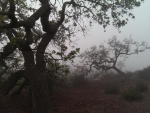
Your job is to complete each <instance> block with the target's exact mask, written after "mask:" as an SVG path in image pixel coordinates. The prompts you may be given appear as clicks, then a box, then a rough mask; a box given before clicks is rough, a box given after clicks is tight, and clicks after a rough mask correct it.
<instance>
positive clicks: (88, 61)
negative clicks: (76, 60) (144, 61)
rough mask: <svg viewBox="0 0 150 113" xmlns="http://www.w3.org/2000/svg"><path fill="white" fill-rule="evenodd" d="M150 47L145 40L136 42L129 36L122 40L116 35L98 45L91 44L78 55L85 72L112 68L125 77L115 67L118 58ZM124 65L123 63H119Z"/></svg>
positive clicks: (124, 75) (125, 57)
mask: <svg viewBox="0 0 150 113" xmlns="http://www.w3.org/2000/svg"><path fill="white" fill-rule="evenodd" d="M147 49H150V47H148V45H147V43H146V42H141V43H139V42H136V41H134V40H133V39H132V38H131V37H130V38H125V39H124V40H123V41H120V40H118V39H117V37H116V36H114V37H112V38H111V39H109V40H108V41H107V42H106V44H105V45H104V44H101V45H100V46H99V47H97V46H92V47H91V48H89V49H87V50H86V51H84V52H83V53H81V54H80V55H79V57H80V59H82V60H81V63H82V66H83V67H86V69H87V70H88V71H87V72H91V71H92V70H94V69H96V70H100V73H103V72H104V71H108V70H110V69H114V70H115V71H117V72H118V73H119V74H120V75H123V77H125V78H127V76H126V74H125V73H124V72H123V71H122V70H121V69H119V68H118V67H117V61H118V59H119V58H123V59H124V60H126V59H127V58H128V56H129V55H133V54H139V53H141V52H144V51H145V50H147ZM118 63H119V62H118ZM119 65H120V66H122V67H123V66H124V64H123V63H120V64H119Z"/></svg>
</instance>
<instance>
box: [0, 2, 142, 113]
mask: <svg viewBox="0 0 150 113" xmlns="http://www.w3.org/2000/svg"><path fill="white" fill-rule="evenodd" d="M142 1H143V0H121V1H120V0H112V1H111V0H70V1H65V0H30V1H27V0H0V34H1V35H0V36H1V37H0V42H1V43H4V45H3V48H2V49H1V52H0V65H1V67H4V68H5V69H4V70H5V71H7V70H10V69H11V68H12V67H10V66H9V63H8V62H7V61H8V60H10V62H12V60H14V59H15V58H20V57H21V58H22V60H23V62H24V63H22V62H21V61H19V62H17V64H18V63H20V66H19V68H17V67H16V69H15V71H14V73H12V74H11V76H10V77H9V79H8V81H7V82H5V83H4V85H3V87H2V93H3V94H5V95H6V94H8V92H9V91H10V90H11V89H12V88H13V87H14V85H15V84H16V82H17V81H18V80H19V79H20V78H26V79H28V80H29V82H30V85H31V88H32V98H33V99H32V100H33V101H32V102H33V103H32V104H33V109H32V112H33V113H51V112H52V109H51V99H50V95H49V93H50V92H49V89H48V81H47V78H46V75H47V70H48V69H47V67H46V64H47V63H48V62H47V58H48V59H53V60H54V61H56V60H57V61H58V60H63V61H67V60H72V59H73V58H74V57H75V54H76V53H77V52H78V51H79V49H76V50H73V51H71V52H70V53H69V54H65V52H66V48H67V47H66V43H67V42H68V43H72V39H71V37H75V33H76V32H79V31H82V32H83V33H86V30H87V28H90V27H88V26H92V24H93V23H98V24H100V25H101V26H103V28H106V26H107V25H109V24H110V20H111V18H112V24H113V26H114V27H115V28H117V29H119V28H120V27H122V26H124V25H126V24H127V21H128V17H131V18H135V17H134V15H133V14H132V13H131V12H130V10H132V9H133V8H134V7H139V6H140V4H141V2H142ZM108 13H111V14H108ZM122 16H126V17H127V18H126V19H125V18H120V17H122ZM85 18H86V19H87V21H88V23H89V25H88V26H85V20H84V19H85ZM38 20H39V21H38ZM49 45H53V46H54V47H57V48H58V51H57V52H56V51H53V49H52V46H49ZM12 53H16V54H15V57H14V58H13V57H10V56H11V54H12ZM19 54H20V56H18V55H19ZM58 57H59V58H58ZM17 64H14V66H15V65H17ZM50 70H51V69H50ZM2 74H3V73H2Z"/></svg>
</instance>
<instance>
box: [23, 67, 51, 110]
mask: <svg viewBox="0 0 150 113" xmlns="http://www.w3.org/2000/svg"><path fill="white" fill-rule="evenodd" d="M26 71H27V75H28V79H29V81H30V85H31V89H32V105H33V106H32V107H33V108H32V113H52V104H51V98H50V90H49V88H48V81H47V79H46V73H45V72H42V71H40V70H38V69H37V68H36V67H35V66H30V67H29V68H28V69H27V70H26Z"/></svg>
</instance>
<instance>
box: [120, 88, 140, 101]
mask: <svg viewBox="0 0 150 113" xmlns="http://www.w3.org/2000/svg"><path fill="white" fill-rule="evenodd" d="M122 95H123V97H124V98H125V99H126V100H128V101H137V100H141V99H142V95H141V94H140V92H138V91H137V90H135V89H133V88H129V89H128V90H126V91H124V92H123V93H122Z"/></svg>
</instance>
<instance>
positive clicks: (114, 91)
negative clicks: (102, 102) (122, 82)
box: [104, 84, 119, 94]
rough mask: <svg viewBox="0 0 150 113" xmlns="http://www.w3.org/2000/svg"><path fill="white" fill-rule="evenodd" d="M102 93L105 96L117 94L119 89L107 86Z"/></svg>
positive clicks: (114, 86) (110, 85)
mask: <svg viewBox="0 0 150 113" xmlns="http://www.w3.org/2000/svg"><path fill="white" fill-rule="evenodd" d="M104 92H105V93H107V94H117V93H119V87H117V86H116V85H112V84H109V85H107V86H106V87H105V88H104Z"/></svg>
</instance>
